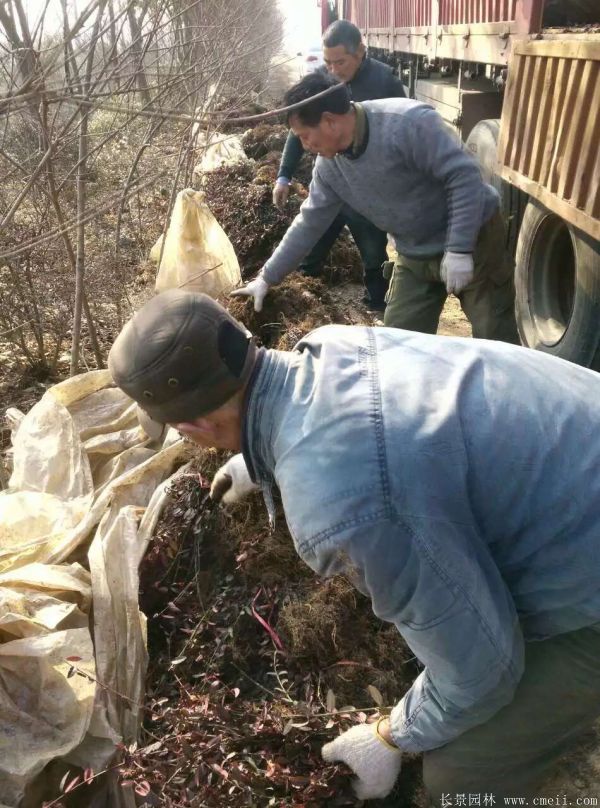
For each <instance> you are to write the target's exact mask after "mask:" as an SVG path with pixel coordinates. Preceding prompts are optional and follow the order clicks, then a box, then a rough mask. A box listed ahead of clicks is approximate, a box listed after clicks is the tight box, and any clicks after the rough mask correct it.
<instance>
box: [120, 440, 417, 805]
mask: <svg viewBox="0 0 600 808" xmlns="http://www.w3.org/2000/svg"><path fill="white" fill-rule="evenodd" d="M222 460H223V457H221V456H219V455H218V454H217V453H215V452H203V451H199V452H198V455H197V458H196V461H195V465H194V467H193V468H192V469H191V470H189V471H188V472H187V473H186V475H185V476H183V477H181V478H180V479H179V480H178V481H177V482H176V483H175V484H174V486H173V491H172V498H171V501H170V504H169V506H168V507H167V509H166V510H165V512H164V513H163V516H162V518H161V520H160V523H159V525H158V527H157V530H156V533H155V537H154V540H153V544H152V546H151V549H150V551H149V553H148V554H147V556H146V558H145V560H144V562H143V565H142V568H141V576H142V584H141V604H142V606H143V608H144V609H145V610H146V613H147V615H148V618H149V626H148V627H149V632H148V637H149V649H148V650H149V657H150V660H151V663H150V669H149V675H148V686H147V701H146V706H147V720H146V722H145V727H144V733H145V735H144V739H143V742H142V744H141V745H140V749H139V750H138V751H137V752H136V753H135V755H134V756H133V758H132V759H131V760H130V768H129V769H128V770H126V771H125V776H126V778H129V779H132V780H133V782H134V783H135V784H136V786H137V787H138V788H140V789H141V790H143V791H144V792H145V793H146V796H145V798H146V800H147V801H148V799H149V797H148V795H147V790H148V789H149V792H150V794H154V795H156V799H158V795H160V803H159V802H156V803H154V802H152V801H151V800H150V802H149V804H152V805H153V804H157V805H158V804H160V805H165V806H176V805H177V806H204V805H207V806H212V805H215V806H240V805H253V806H269V805H277V806H307V808H308V806H310V808H321V807H323V808H324V806H335V805H356V804H357V801H356V800H355V798H354V797H353V794H352V790H351V777H350V776H349V772H348V771H347V770H346V769H345V767H343V766H330V765H329V766H328V765H325V764H324V762H323V760H322V758H321V757H320V748H321V746H322V745H323V743H326V742H327V741H329V740H332V739H333V738H334V737H336V735H337V734H338V733H339V732H340V731H342V730H344V729H347V728H349V727H350V726H352V724H354V723H357V722H364V721H366V720H367V719H368V718H370V717H373V716H375V715H376V714H377V713H378V710H379V707H382V708H383V709H384V711H385V709H386V708H389V707H391V706H393V704H394V703H395V702H396V701H397V700H398V698H399V697H400V696H401V694H402V693H403V692H404V691H405V690H406V689H407V688H408V687H409V686H410V683H411V682H412V679H413V678H414V676H415V675H416V673H417V672H418V668H417V666H416V662H415V660H414V658H413V657H412V654H411V653H410V651H409V650H408V649H407V648H406V646H405V645H404V643H403V641H402V640H401V638H400V635H399V634H398V632H397V631H396V630H395V628H394V627H392V626H387V625H385V624H383V623H381V622H380V621H379V620H377V619H376V618H375V617H374V616H373V614H372V611H371V608H370V604H369V602H368V600H367V599H366V598H364V597H363V596H362V595H360V594H359V593H358V592H357V591H356V590H355V589H354V588H353V587H352V586H351V585H350V584H349V583H348V582H347V581H346V580H345V579H343V578H339V577H336V578H332V579H329V580H320V579H318V578H317V577H316V576H315V575H314V574H313V572H312V571H311V570H310V569H309V568H308V567H306V566H305V565H304V564H303V562H301V561H300V559H299V558H298V556H297V555H296V553H295V550H294V547H293V542H292V539H291V536H290V535H289V533H288V530H287V527H286V524H285V519H284V516H283V513H282V511H281V507H280V506H279V507H278V513H277V519H276V524H275V529H274V530H273V531H271V530H270V529H269V526H268V520H267V517H266V511H265V508H264V505H263V504H262V500H261V498H260V496H254V497H251V498H250V500H249V501H248V502H247V503H244V504H240V505H237V506H234V507H231V508H229V509H224V508H221V507H214V506H212V507H211V506H210V505H209V504H208V501H207V499H206V491H207V488H206V482H205V480H206V479H207V478H210V477H211V476H212V474H213V473H214V470H215V469H216V468H217V467H218V465H219V464H220V463H221V462H222ZM357 638H360V641H358V642H357ZM140 793H141V792H140ZM419 793H420V787H419V761H418V760H417V759H416V758H411V757H410V756H407V758H406V761H405V763H404V766H403V775H402V778H401V779H400V783H399V786H398V791H397V792H396V793H395V795H394V798H393V800H396V802H394V801H392V800H390V801H388V802H378V803H373V804H374V805H375V804H378V805H385V804H389V805H392V804H398V803H397V800H398V798H399V797H401V798H402V799H405V800H406V801H407V802H406V804H407V805H408V804H410V805H418V804H419V802H418V801H419V800H420V799H421V797H420V796H419Z"/></svg>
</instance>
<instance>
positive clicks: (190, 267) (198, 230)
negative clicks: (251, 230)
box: [150, 188, 242, 298]
mask: <svg viewBox="0 0 600 808" xmlns="http://www.w3.org/2000/svg"><path fill="white" fill-rule="evenodd" d="M161 248H162V236H161V238H159V239H158V241H157V242H156V244H155V245H154V246H153V247H152V250H151V252H150V258H151V259H152V260H153V261H155V262H156V263H158V262H159V261H160V265H159V267H158V273H157V276H156V291H157V292H163V291H165V290H166V289H187V290H188V291H190V292H204V293H205V294H207V295H210V296H211V297H215V298H216V297H219V295H223V294H227V293H228V292H230V291H231V290H232V289H234V288H235V287H236V286H238V285H239V284H240V283H241V280H242V275H241V272H240V265H239V263H238V260H237V257H236V254H235V251H234V249H233V246H232V244H231V242H230V241H229V239H228V238H227V236H226V235H225V231H224V230H223V228H222V227H221V225H220V224H219V223H218V222H217V220H216V219H215V217H214V216H213V215H212V213H211V211H210V208H209V207H208V205H207V204H206V202H205V201H204V195H203V194H202V193H201V192H200V191H194V190H193V189H191V188H186V189H185V190H183V191H180V193H179V194H178V195H177V200H176V202H175V206H174V208H173V214H172V216H171V221H170V223H169V228H168V230H167V234H166V236H165V239H164V249H163V251H162V258H161V255H160V253H161Z"/></svg>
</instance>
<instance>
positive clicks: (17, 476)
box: [0, 371, 187, 808]
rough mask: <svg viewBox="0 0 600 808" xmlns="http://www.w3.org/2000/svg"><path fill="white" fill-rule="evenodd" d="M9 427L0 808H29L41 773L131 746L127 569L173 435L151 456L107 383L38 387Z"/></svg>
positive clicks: (140, 674) (132, 614)
mask: <svg viewBox="0 0 600 808" xmlns="http://www.w3.org/2000/svg"><path fill="white" fill-rule="evenodd" d="M11 421H12V423H13V424H14V431H13V450H14V464H13V469H14V470H13V474H12V476H11V478H10V483H9V488H8V490H7V491H3V492H1V493H0V803H2V804H3V805H5V806H11V808H12V806H17V805H21V806H22V808H29V806H31V808H34V805H35V803H33V802H30V803H28V802H27V799H26V800H25V801H24V802H23V801H22V799H23V794H24V793H25V790H26V789H30V787H32V785H33V786H38V785H39V783H40V779H41V778H43V777H44V772H43V770H44V767H45V766H46V764H47V763H49V762H50V761H52V760H55V759H57V758H58V759H61V760H63V761H66V762H67V763H69V764H76V765H81V766H83V767H91V768H93V769H94V770H96V771H98V770H100V769H101V768H102V767H103V766H105V765H106V764H107V762H108V761H109V760H110V759H111V757H112V756H113V754H114V752H115V744H116V743H118V742H121V741H122V742H125V743H131V742H133V741H134V740H135V739H136V737H137V732H138V728H139V723H140V703H141V702H142V701H143V693H144V690H143V685H144V678H145V672H146V664H147V655H146V627H145V619H144V616H143V615H142V613H141V612H140V611H139V608H138V589H139V581H138V566H139V563H140V560H141V558H142V556H143V554H144V551H145V549H146V547H147V544H148V541H149V540H150V537H151V535H152V530H153V528H154V525H155V524H156V521H157V519H158V516H159V514H160V510H161V508H162V505H163V503H164V501H165V497H166V493H165V492H166V488H167V486H168V484H169V479H170V475H172V474H173V470H174V469H175V468H176V467H177V466H180V465H181V463H182V462H183V461H184V459H185V456H186V455H187V450H186V449H185V447H184V444H183V441H181V440H180V439H179V436H178V435H177V434H176V433H175V432H174V431H173V430H170V431H168V432H167V434H166V436H165V437H164V440H163V441H162V442H161V443H158V444H157V443H152V442H151V439H150V438H149V437H148V436H147V435H146V434H145V432H144V431H143V429H142V428H141V426H140V425H139V424H138V422H137V415H136V408H135V405H134V403H133V402H132V401H131V400H130V399H128V398H127V396H125V395H124V394H123V393H122V392H121V391H120V390H118V389H117V388H115V387H114V385H113V383H112V380H111V377H110V374H109V373H108V371H95V372H91V373H86V374H83V375H81V376H77V377H75V378H73V379H69V380H67V381H65V382H62V383H61V384H58V385H56V386H54V387H52V388H50V389H49V390H48V391H47V392H46V393H45V395H44V396H43V397H42V399H41V400H40V401H39V402H38V403H37V404H36V405H35V406H34V407H33V408H32V409H31V410H30V412H28V413H27V415H25V416H23V417H21V416H20V414H18V413H15V412H14V411H13V412H12V417H11ZM92 607H93V608H92ZM69 658H70V659H69ZM74 658H75V659H76V661H73V659H74ZM73 667H75V668H76V670H73ZM34 791H35V788H33V789H32V793H33V792H34ZM35 808H38V806H37V805H35Z"/></svg>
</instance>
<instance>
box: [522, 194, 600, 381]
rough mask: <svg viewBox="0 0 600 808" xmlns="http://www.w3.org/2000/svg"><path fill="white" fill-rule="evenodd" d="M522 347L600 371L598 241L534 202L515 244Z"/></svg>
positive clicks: (599, 260)
mask: <svg viewBox="0 0 600 808" xmlns="http://www.w3.org/2000/svg"><path fill="white" fill-rule="evenodd" d="M515 290H516V316H517V326H518V328H519V334H520V336H521V340H522V342H523V345H526V346H527V347H529V348H536V349H537V350H540V351H544V352H545V353H549V354H552V355H553V356H559V357H560V358H561V359H568V360H569V361H571V362H576V363H577V364H578V365H584V366H585V367H589V368H594V369H595V370H600V242H597V241H594V240H593V239H591V238H589V237H588V236H586V235H585V234H583V233H581V231H579V230H576V229H575V228H574V227H572V226H571V225H570V224H568V223H567V222H565V221H564V219H561V218H560V216H557V215H556V214H555V213H552V211H550V210H548V208H546V207H544V205H542V204H541V203H540V202H538V201H536V200H532V201H531V202H530V203H529V204H528V205H527V209H526V210H525V215H524V217H523V222H522V224H521V230H520V233H519V243H518V245H517V258H516V271H515Z"/></svg>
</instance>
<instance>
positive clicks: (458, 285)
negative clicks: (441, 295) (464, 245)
mask: <svg viewBox="0 0 600 808" xmlns="http://www.w3.org/2000/svg"><path fill="white" fill-rule="evenodd" d="M473 272H474V266H473V256H472V254H471V253H455V252H447V253H445V254H444V257H443V258H442V264H441V267H440V274H441V276H442V280H443V281H444V283H445V284H446V289H447V291H448V294H449V295H459V294H460V293H461V292H462V290H463V289H464V288H465V286H467V285H468V284H469V283H471V281H472V280H473Z"/></svg>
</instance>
